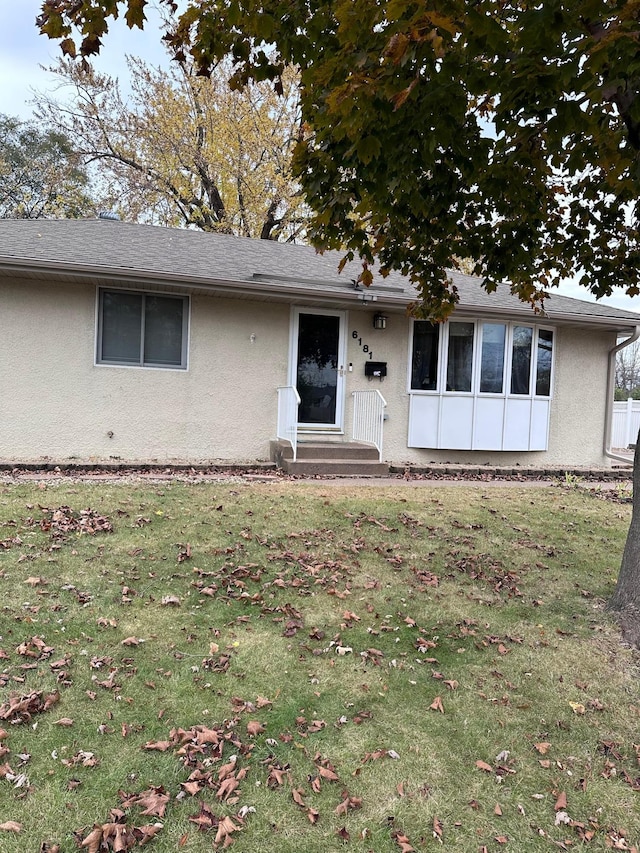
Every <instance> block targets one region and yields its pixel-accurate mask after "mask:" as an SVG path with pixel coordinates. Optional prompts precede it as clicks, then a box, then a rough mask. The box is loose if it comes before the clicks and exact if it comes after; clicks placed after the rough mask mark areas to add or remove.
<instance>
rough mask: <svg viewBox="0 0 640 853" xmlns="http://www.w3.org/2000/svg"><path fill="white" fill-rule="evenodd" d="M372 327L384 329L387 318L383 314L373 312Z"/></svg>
mask: <svg viewBox="0 0 640 853" xmlns="http://www.w3.org/2000/svg"><path fill="white" fill-rule="evenodd" d="M373 328H374V329H386V328H387V318H386V316H385V315H384V314H374V315H373Z"/></svg>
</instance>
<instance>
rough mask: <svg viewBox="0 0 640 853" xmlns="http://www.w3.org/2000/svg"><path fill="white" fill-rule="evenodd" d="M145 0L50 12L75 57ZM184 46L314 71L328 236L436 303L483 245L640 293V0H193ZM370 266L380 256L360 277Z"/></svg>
mask: <svg viewBox="0 0 640 853" xmlns="http://www.w3.org/2000/svg"><path fill="white" fill-rule="evenodd" d="M145 6H146V0H57V2H56V3H49V2H46V3H44V4H43V8H42V15H41V16H40V18H39V25H40V27H41V29H42V31H43V32H45V33H46V34H48V35H49V36H51V37H53V38H56V39H59V40H60V43H61V46H62V49H63V51H64V52H66V53H67V54H68V55H71V56H73V55H75V54H76V53H80V54H82V55H83V56H90V55H92V54H93V53H95V52H97V51H98V50H99V49H100V39H101V37H102V35H103V34H104V32H105V31H106V29H107V28H108V24H109V19H110V18H111V17H114V16H116V15H118V14H120V13H123V14H124V15H125V16H126V19H127V22H128V23H129V25H130V26H143V25H144V10H145ZM163 6H164V8H165V9H167V10H168V11H169V12H173V13H174V14H175V16H176V17H175V18H174V25H173V27H172V30H171V33H170V34H169V36H168V45H169V47H170V48H171V50H172V51H173V52H174V54H175V55H176V56H177V57H178V59H179V60H182V59H183V58H184V57H189V59H190V61H191V62H193V64H194V68H195V70H196V72H197V73H202V74H208V73H210V72H211V71H212V70H213V69H214V68H215V67H216V64H217V63H218V61H219V60H220V58H221V57H224V56H228V57H231V59H232V61H233V62H234V65H235V81H236V82H237V83H238V84H242V83H244V82H246V81H247V80H249V79H252V78H256V79H275V80H279V79H280V77H281V74H282V72H283V69H284V68H285V67H286V66H287V65H291V64H295V65H296V66H298V67H299V68H300V70H301V96H302V114H303V119H304V121H305V123H306V125H305V126H306V129H307V133H306V135H305V137H304V139H303V140H301V141H300V142H299V143H298V145H297V148H296V153H295V172H296V175H297V177H298V179H299V180H300V181H301V184H302V187H303V190H304V193H305V197H306V200H307V202H308V203H309V204H310V206H311V207H312V209H313V210H314V218H313V223H312V231H313V234H314V239H315V241H316V243H317V244H318V245H319V246H322V247H338V248H343V247H345V246H346V247H347V249H348V251H349V252H350V253H352V254H354V255H359V256H361V257H362V258H363V259H364V261H365V262H366V264H367V265H368V264H371V263H372V262H373V261H374V259H375V260H377V262H378V263H379V265H380V267H381V269H382V270H383V271H384V270H390V269H399V270H402V271H403V272H404V273H406V274H407V275H409V276H410V277H411V278H413V279H414V280H415V281H416V283H417V285H418V287H419V289H420V292H421V296H422V304H421V308H422V312H423V314H425V315H427V316H432V317H438V318H442V317H443V316H445V315H446V313H447V312H448V311H450V310H451V309H452V307H453V305H454V304H455V301H456V294H455V291H453V290H452V288H451V286H450V283H449V281H448V279H447V269H448V268H450V267H451V266H453V265H455V260H456V258H471V259H472V260H473V264H474V270H475V272H476V273H477V274H479V275H480V276H482V277H483V279H484V282H485V286H486V287H488V288H489V289H492V288H493V287H494V285H495V284H496V283H497V282H499V281H501V280H504V279H506V280H508V281H509V282H511V284H512V287H513V288H514V290H515V291H516V292H517V293H518V294H519V295H520V296H521V297H522V298H524V299H530V300H535V299H536V298H539V297H540V296H541V295H542V293H544V291H545V289H546V288H548V287H549V286H552V285H554V284H557V283H558V282H559V281H560V279H561V278H562V277H563V276H568V275H574V274H577V275H579V276H580V279H581V282H582V283H583V284H584V286H585V287H587V288H588V289H590V290H591V291H592V292H593V293H594V294H596V295H598V296H602V295H605V294H609V293H610V292H611V290H612V288H614V287H621V288H623V289H624V290H625V291H627V292H628V293H631V294H635V293H638V291H639V286H638V284H639V280H640V263H639V261H640V243H639V240H638V230H637V214H638V188H639V186H640V173H639V170H638V151H639V149H640V96H639V91H640V71H639V70H638V69H639V68H640V63H639V57H640V49H639V46H638V23H639V21H638V17H639V15H640V12H639V11H638V5H637V3H635V2H632V0H614V2H611V0H580V2H578V0H556V2H552V3H536V4H531V3H525V2H511V0H507V2H504V0H480V2H478V1H477V0H473V2H471V0H447V2H443V0H439V2H435V3H429V4H424V3H416V2H414V0H380V2H376V3H373V2H371V0H318V2H315V3H313V4H312V5H311V6H310V5H309V3H308V2H306V0H197V2H196V0H188V2H187V3H186V5H185V4H182V5H181V13H180V14H178V11H177V4H176V3H175V2H173V0H163ZM369 278H370V271H369V270H367V269H365V271H364V273H363V280H364V281H365V282H366V281H368V280H369Z"/></svg>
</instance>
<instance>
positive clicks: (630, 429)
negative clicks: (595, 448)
mask: <svg viewBox="0 0 640 853" xmlns="http://www.w3.org/2000/svg"><path fill="white" fill-rule="evenodd" d="M639 429H640V400H632V399H631V398H629V399H628V400H626V401H624V402H621V403H614V404H613V425H612V429H611V447H617V448H619V449H620V448H625V447H629V445H631V444H635V443H636V439H637V437H638V430H639Z"/></svg>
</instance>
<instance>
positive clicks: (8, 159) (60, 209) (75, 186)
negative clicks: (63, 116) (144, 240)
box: [0, 115, 95, 219]
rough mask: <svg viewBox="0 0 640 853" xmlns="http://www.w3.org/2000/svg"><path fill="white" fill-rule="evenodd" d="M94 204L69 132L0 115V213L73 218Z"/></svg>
mask: <svg viewBox="0 0 640 853" xmlns="http://www.w3.org/2000/svg"><path fill="white" fill-rule="evenodd" d="M94 210H95V208H94V204H93V201H92V199H91V196H90V191H89V180H88V176H87V174H86V172H85V170H84V169H83V168H82V165H81V162H80V160H79V158H78V157H77V155H76V153H75V151H74V149H73V146H72V144H71V142H70V141H69V138H68V137H67V136H66V135H65V134H64V133H61V132H59V131H57V130H43V129H41V128H39V127H38V126H37V125H36V124H35V123H33V122H25V121H20V119H18V118H14V117H12V116H6V115H0V218H2V219H43V218H53V217H62V218H67V219H75V218H77V217H79V216H85V215H87V214H90V213H92V212H94Z"/></svg>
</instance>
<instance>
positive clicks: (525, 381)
mask: <svg viewBox="0 0 640 853" xmlns="http://www.w3.org/2000/svg"><path fill="white" fill-rule="evenodd" d="M532 340H533V329H532V328H531V326H516V327H515V328H514V330H513V348H512V350H511V393H512V394H528V393H529V382H530V381H531V342H532Z"/></svg>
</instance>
